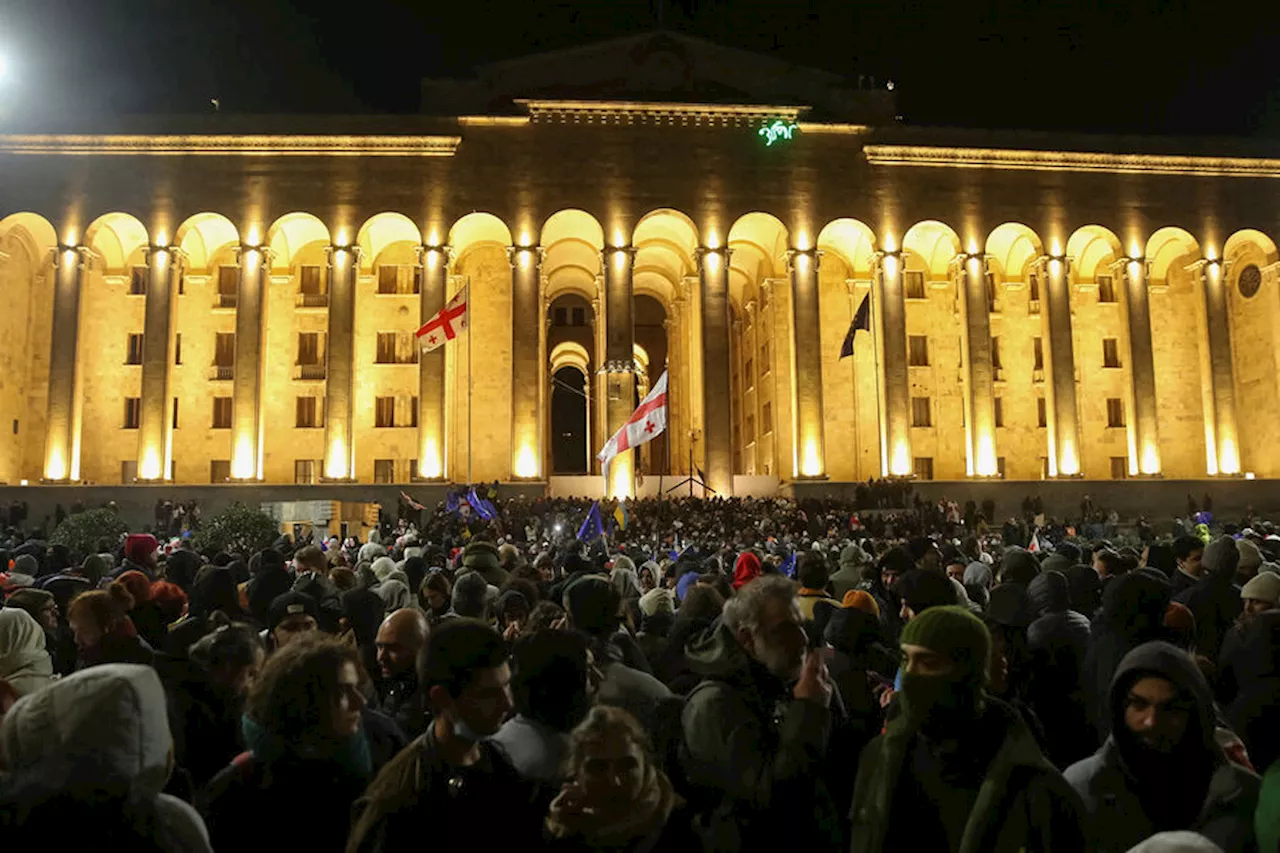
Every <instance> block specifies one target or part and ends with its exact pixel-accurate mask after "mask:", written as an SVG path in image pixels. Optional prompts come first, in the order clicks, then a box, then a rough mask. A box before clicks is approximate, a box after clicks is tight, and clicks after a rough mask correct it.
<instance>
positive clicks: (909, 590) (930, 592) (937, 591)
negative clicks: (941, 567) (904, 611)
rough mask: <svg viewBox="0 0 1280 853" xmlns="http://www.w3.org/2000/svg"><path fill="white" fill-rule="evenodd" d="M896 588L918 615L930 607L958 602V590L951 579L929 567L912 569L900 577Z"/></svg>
mask: <svg viewBox="0 0 1280 853" xmlns="http://www.w3.org/2000/svg"><path fill="white" fill-rule="evenodd" d="M894 589H895V591H896V592H897V593H898V595H899V596H900V597H901V598H902V600H903V601H905V602H906V603H907V606H908V607H910V608H911V609H912V610H914V611H915V613H916V615H919V614H920V613H922V612H924V611H925V610H926V609H928V608H930V607H942V606H945V605H948V604H955V603H956V591H955V587H953V586H952V585H951V579H950V578H948V577H947V576H946V575H944V574H942V573H941V572H935V571H931V570H929V569H912V570H911V571H909V572H907V573H906V574H904V575H903V576H902V577H901V578H899V579H898V585H897V586H896V587H894Z"/></svg>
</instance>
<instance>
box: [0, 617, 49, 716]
mask: <svg viewBox="0 0 1280 853" xmlns="http://www.w3.org/2000/svg"><path fill="white" fill-rule="evenodd" d="M0 678H2V679H4V680H5V681H7V682H9V684H10V685H11V686H12V687H13V688H14V689H15V690H16V691H18V695H19V696H26V695H27V694H29V693H35V692H36V691H37V690H39V689H41V688H42V687H48V686H49V685H50V684H52V683H53V661H52V659H51V658H50V657H49V653H48V652H47V651H45V633H44V628H41V627H40V623H39V622H37V621H36V620H35V619H33V618H32V617H31V614H30V613H27V611H25V610H21V609H19V608H17V607H6V608H4V609H3V610H0Z"/></svg>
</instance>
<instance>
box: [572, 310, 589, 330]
mask: <svg viewBox="0 0 1280 853" xmlns="http://www.w3.org/2000/svg"><path fill="white" fill-rule="evenodd" d="M569 316H570V318H571V321H572V325H574V326H585V325H587V309H586V308H580V307H575V308H571V309H570V310H569Z"/></svg>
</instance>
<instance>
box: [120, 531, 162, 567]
mask: <svg viewBox="0 0 1280 853" xmlns="http://www.w3.org/2000/svg"><path fill="white" fill-rule="evenodd" d="M159 548H160V543H159V542H157V541H156V537H154V536H152V535H151V534H150V533H130V534H129V535H128V536H126V537H125V540H124V555H125V557H126V558H128V560H129V561H130V562H132V563H137V564H138V565H142V564H143V563H146V562H147V561H149V560H150V559H151V557H152V556H153V555H154V554H155V553H156V551H157V550H159Z"/></svg>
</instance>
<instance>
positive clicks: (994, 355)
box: [991, 335, 1004, 370]
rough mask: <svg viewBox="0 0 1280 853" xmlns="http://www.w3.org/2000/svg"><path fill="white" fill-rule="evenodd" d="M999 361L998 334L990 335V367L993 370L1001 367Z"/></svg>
mask: <svg viewBox="0 0 1280 853" xmlns="http://www.w3.org/2000/svg"><path fill="white" fill-rule="evenodd" d="M1003 366H1004V365H1002V364H1001V363H1000V336H999V335H992V336H991V367H992V369H993V370H999V369H1000V368H1001V367H1003Z"/></svg>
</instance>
